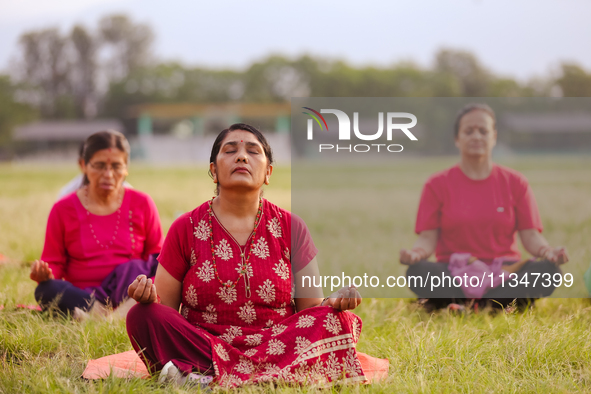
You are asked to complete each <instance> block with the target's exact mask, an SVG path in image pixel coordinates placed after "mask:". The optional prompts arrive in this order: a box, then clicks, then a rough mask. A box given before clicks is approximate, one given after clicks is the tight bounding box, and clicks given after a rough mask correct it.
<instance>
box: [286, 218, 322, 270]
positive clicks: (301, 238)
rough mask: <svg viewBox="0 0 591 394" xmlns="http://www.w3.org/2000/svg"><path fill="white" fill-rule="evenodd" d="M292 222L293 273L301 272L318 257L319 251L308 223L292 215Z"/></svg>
mask: <svg viewBox="0 0 591 394" xmlns="http://www.w3.org/2000/svg"><path fill="white" fill-rule="evenodd" d="M291 220H292V223H291V241H292V248H291V265H292V268H293V272H299V271H300V270H302V269H303V268H304V267H305V266H307V265H308V263H310V261H312V259H313V258H314V257H316V254H318V249H317V248H316V246H315V245H314V241H313V240H312V236H311V235H310V230H308V227H307V226H306V223H304V221H303V220H302V219H301V218H300V217H299V216H297V215H294V214H291Z"/></svg>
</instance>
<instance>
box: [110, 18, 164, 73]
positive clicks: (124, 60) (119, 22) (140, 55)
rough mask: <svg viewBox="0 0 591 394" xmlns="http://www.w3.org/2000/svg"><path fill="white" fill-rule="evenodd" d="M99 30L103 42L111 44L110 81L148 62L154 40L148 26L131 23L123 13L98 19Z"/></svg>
mask: <svg viewBox="0 0 591 394" xmlns="http://www.w3.org/2000/svg"><path fill="white" fill-rule="evenodd" d="M99 31H100V35H101V39H102V40H103V43H105V44H109V45H110V46H111V48H110V49H111V57H110V59H109V61H108V68H107V70H108V73H109V79H110V80H111V81H116V80H120V79H123V78H125V77H126V76H127V75H129V74H130V73H131V72H132V71H134V70H136V69H138V68H140V67H144V66H147V65H148V64H149V61H150V55H151V53H150V50H151V45H152V42H153V41H154V33H153V32H152V29H151V28H150V26H148V25H144V24H139V23H133V22H132V21H131V20H130V19H129V18H128V17H127V16H125V15H111V16H107V17H104V18H102V19H101V20H100V21H99Z"/></svg>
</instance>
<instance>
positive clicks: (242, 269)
mask: <svg viewBox="0 0 591 394" xmlns="http://www.w3.org/2000/svg"><path fill="white" fill-rule="evenodd" d="M214 199H215V197H212V199H211V201H210V202H209V209H208V211H207V212H208V214H209V240H210V245H211V260H212V263H213V271H214V273H215V277H216V278H217V280H218V282H220V285H222V286H224V287H226V288H230V289H233V288H234V287H236V285H237V284H238V282H239V281H240V279H241V278H242V277H243V276H244V284H245V285H246V297H247V298H250V295H251V293H250V280H249V278H248V274H247V270H248V261H249V260H250V255H251V254H252V246H253V245H254V238H255V236H256V234H257V228H258V227H259V223H260V222H261V214H262V212H263V199H262V198H261V199H259V209H258V212H257V216H256V218H255V220H254V230H252V237H251V239H250V247H249V249H248V255H247V256H246V259H245V258H244V252H242V250H241V251H240V257H241V258H242V260H241V263H242V264H241V265H240V274H239V275H238V278H237V279H236V280H235V281H234V282H232V281H231V280H229V281H227V282H224V281H222V279H221V278H220V275H219V274H218V267H217V264H216V262H215V249H214V247H213V224H212V217H213V200H214Z"/></svg>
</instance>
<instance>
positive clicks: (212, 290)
mask: <svg viewBox="0 0 591 394" xmlns="http://www.w3.org/2000/svg"><path fill="white" fill-rule="evenodd" d="M216 144H217V146H218V147H217V149H218V150H219V155H218V154H217V153H216V152H215V150H216ZM216 144H214V152H212V164H213V166H212V173H213V175H214V181H216V180H218V185H219V195H218V197H216V198H215V199H214V200H212V201H208V202H206V203H203V204H202V205H200V206H199V207H197V208H196V209H195V210H193V211H192V212H189V213H187V214H185V215H183V216H181V217H180V218H178V219H177V220H176V221H175V223H173V225H172V227H171V229H170V232H169V234H168V236H167V237H166V240H165V243H164V246H163V249H162V253H161V254H160V256H159V261H160V266H159V268H158V273H157V274H156V284H155V285H153V284H152V283H151V281H150V280H147V279H146V278H144V277H141V278H138V280H137V281H136V282H134V283H133V284H132V285H131V286H130V295H131V296H132V297H134V298H135V299H136V300H138V301H140V302H141V303H140V304H138V305H137V306H135V307H134V308H132V309H131V311H130V313H129V314H128V318H127V328H128V333H129V336H130V339H131V342H132V344H133V346H134V348H135V349H136V351H138V353H141V354H142V356H143V357H144V360H145V362H146V365H147V366H148V367H149V368H150V370H151V371H152V372H155V371H158V370H160V369H162V368H163V366H165V365H169V366H170V365H172V368H173V369H174V370H175V371H180V372H181V373H182V374H183V375H187V374H189V373H191V372H199V373H201V374H205V375H213V376H215V379H216V380H217V381H218V382H219V383H220V384H222V385H224V386H238V385H241V384H244V383H248V382H250V383H252V382H267V381H285V382H294V383H310V384H312V383H314V384H330V383H332V382H337V381H339V382H361V381H365V380H366V379H365V376H364V374H363V371H362V369H361V364H360V362H359V359H358V358H357V353H356V350H355V346H356V343H357V341H358V339H359V334H360V332H361V320H360V319H359V317H357V316H356V315H354V314H353V313H351V312H348V311H346V309H353V308H354V307H355V306H357V305H358V304H359V302H360V301H361V299H360V296H359V294H358V293H357V291H356V290H355V289H342V293H339V294H337V295H335V298H329V299H324V300H322V298H314V297H309V298H299V297H298V291H305V290H303V289H301V287H299V286H298V284H297V283H295V282H296V281H295V279H296V278H299V277H300V276H301V275H300V274H301V273H302V272H308V273H311V274H313V273H314V272H316V273H317V266H316V261H315V255H316V252H317V250H316V248H315V247H314V244H313V242H312V239H311V237H310V234H309V232H308V230H307V228H306V226H305V224H304V223H303V222H302V221H301V219H299V218H297V217H295V216H293V215H292V214H291V213H290V212H288V211H286V210H284V209H281V208H279V207H277V206H276V205H274V204H272V203H270V202H269V201H267V200H265V199H262V198H260V197H259V194H260V187H261V186H262V184H263V183H264V182H267V181H268V176H270V172H271V170H272V167H271V166H270V161H271V160H272V156H271V153H270V149H266V148H265V147H266V146H268V144H267V143H266V141H265V140H264V137H263V136H262V134H260V132H258V130H256V129H254V128H252V127H251V126H248V125H244V124H236V125H233V126H232V127H231V128H230V129H227V130H225V131H224V132H222V133H221V134H220V136H218V139H217V140H216ZM228 144H230V145H228ZM232 144H233V145H232ZM220 146H221V148H220ZM251 148H252V149H251ZM253 152H254V153H253ZM258 155H260V156H258ZM220 156H222V158H221V159H220ZM261 159H265V161H266V160H267V159H268V160H269V163H268V164H266V165H265V166H264V167H262V166H257V161H260V160H261ZM224 162H225V164H228V163H233V165H228V167H230V168H228V171H227V172H224V171H225V169H227V167H225V164H224ZM269 168H270V170H269ZM261 169H262V171H263V173H262V174H263V175H261V174H260V171H261ZM265 171H267V173H266V174H267V175H264V174H265ZM249 190H250V191H254V192H256V193H248V191H249ZM249 194H250V196H254V199H251V201H250V202H249V201H246V202H247V203H248V204H247V205H246V206H248V207H252V208H254V210H253V211H252V214H253V215H254V214H255V213H256V215H254V220H253V222H252V223H254V225H253V224H251V226H249V228H247V229H246V230H245V231H240V229H239V228H237V227H236V226H235V222H233V221H232V220H229V219H228V218H229V215H228V212H227V211H226V212H225V211H224V205H223V204H224V199H228V200H231V201H232V205H230V207H232V206H234V207H235V206H236V204H240V202H241V201H242V202H243V200H242V199H241V197H240V196H241V195H244V196H246V197H248V196H249ZM294 273H295V274H294ZM169 276H170V277H169ZM160 278H165V279H164V280H162V281H160V280H159V279H160ZM166 278H168V279H166ZM166 283H170V284H171V286H172V287H175V290H174V293H172V294H171V293H169V292H168V290H169V289H168V288H167V287H166V285H165V284H166ZM294 285H295V286H294ZM156 289H158V292H157V293H156ZM308 290H309V289H308ZM294 291H295V295H294ZM177 292H178V293H179V294H177ZM156 294H158V295H159V296H160V299H161V303H162V304H159V303H154V301H156V300H157V299H158V297H157V295H156ZM309 294H312V293H309ZM309 294H306V295H305V296H306V297H308V295H309ZM314 295H318V293H314ZM340 295H343V296H342V297H341V296H340ZM175 297H176V299H175ZM294 299H295V300H294ZM171 301H173V302H171ZM294 301H295V302H294ZM179 306H181V307H180V313H179V312H178V310H179V309H178V308H179ZM175 309H176V310H175ZM167 373H168V374H170V369H168V371H167Z"/></svg>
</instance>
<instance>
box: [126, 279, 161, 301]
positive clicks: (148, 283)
mask: <svg viewBox="0 0 591 394" xmlns="http://www.w3.org/2000/svg"><path fill="white" fill-rule="evenodd" d="M127 294H128V295H129V297H130V298H133V299H134V300H136V301H137V302H140V303H142V304H151V303H153V302H156V300H157V299H158V296H157V294H156V285H155V284H154V283H152V279H148V277H147V276H146V275H138V277H137V278H135V280H134V281H133V282H132V283H131V284H130V285H129V287H128V288H127Z"/></svg>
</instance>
